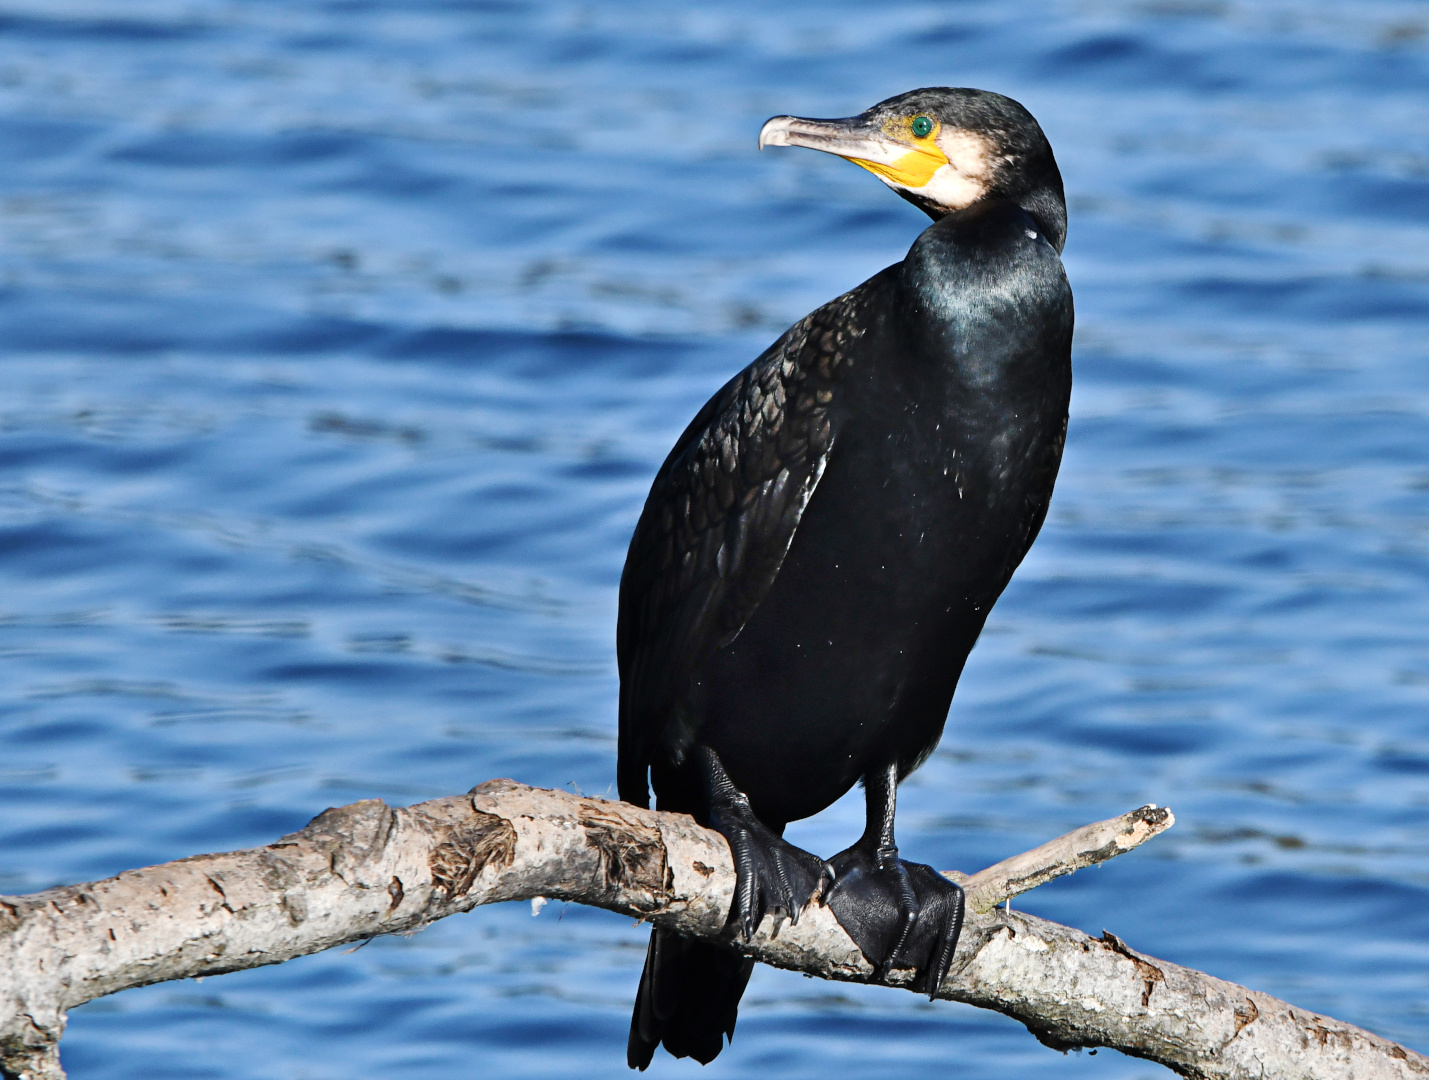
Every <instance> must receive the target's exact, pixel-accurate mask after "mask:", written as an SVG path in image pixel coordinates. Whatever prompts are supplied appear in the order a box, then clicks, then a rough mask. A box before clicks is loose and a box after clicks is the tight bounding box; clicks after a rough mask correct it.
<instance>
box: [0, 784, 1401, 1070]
mask: <svg viewBox="0 0 1429 1080" xmlns="http://www.w3.org/2000/svg"><path fill="white" fill-rule="evenodd" d="M1173 820H1174V819H1173V818H1172V816H1171V814H1170V812H1169V811H1166V810H1159V809H1157V808H1155V807H1143V808H1141V809H1140V810H1136V811H1133V812H1132V813H1130V814H1125V815H1123V816H1122V817H1120V818H1115V819H1112V820H1111V821H1106V822H1098V823H1097V824H1095V825H1089V826H1086V827H1085V828H1082V829H1078V830H1076V831H1075V832H1072V833H1069V834H1068V835H1067V836H1064V837H1061V838H1060V839H1058V840H1055V841H1052V842H1051V843H1049V844H1044V845H1042V846H1041V847H1039V848H1037V849H1035V850H1034V851H1031V852H1028V853H1026V854H1024V855H1019V856H1016V857H1014V858H1012V859H1009V860H1006V861H1005V862H1002V863H999V864H997V865H996V866H994V867H990V868H989V869H987V870H984V871H982V872H981V873H979V874H975V875H973V876H972V877H970V878H969V877H966V876H964V875H956V877H957V879H958V880H961V881H963V882H964V883H965V887H966V889H967V891H968V900H969V911H968V917H967V922H966V924H965V926H964V932H963V938H962V940H961V942H960V943H959V946H958V952H957V956H956V958H955V961H954V967H953V971H952V973H951V974H950V975H949V977H948V979H947V981H946V982H945V983H944V985H943V987H942V989H941V990H940V991H939V996H940V997H944V998H949V999H952V1000H957V1001H963V1002H967V1003H969V1004H972V1005H977V1006H979V1007H982V1008H989V1009H995V1010H997V1011H999V1012H1003V1013H1006V1014H1007V1015H1009V1016H1012V1017H1015V1018H1016V1019H1018V1020H1020V1021H1021V1022H1022V1023H1024V1024H1026V1025H1027V1027H1028V1028H1029V1029H1031V1030H1032V1032H1033V1033H1034V1034H1035V1035H1036V1036H1037V1037H1038V1038H1039V1039H1041V1040H1042V1041H1043V1042H1045V1043H1047V1044H1048V1045H1050V1046H1056V1047H1059V1048H1067V1047H1072V1046H1089V1047H1092V1046H1108V1047H1114V1048H1115V1049H1118V1050H1122V1051H1123V1052H1125V1053H1129V1054H1134V1055H1136V1056H1138V1057H1144V1058H1148V1059H1150V1060H1153V1061H1159V1062H1161V1063H1162V1064H1164V1065H1167V1066H1168V1067H1170V1068H1172V1069H1174V1070H1176V1071H1177V1072H1180V1073H1182V1074H1183V1075H1185V1076H1189V1077H1197V1078H1206V1080H1212V1078H1215V1080H1222V1078H1224V1080H1252V1078H1254V1080H1260V1078H1262V1077H1264V1076H1276V1077H1304V1078H1314V1080H1321V1078H1323V1080H1340V1078H1344V1080H1349V1078H1351V1077H1355V1078H1357V1080H1379V1078H1386V1080H1387V1078H1391V1077H1393V1078H1396V1080H1402V1078H1406V1077H1412V1076H1417V1077H1425V1080H1429V1061H1426V1059H1425V1058H1423V1057H1421V1056H1420V1055H1418V1054H1416V1053H1414V1052H1413V1051H1409V1050H1406V1049H1405V1048H1403V1047H1400V1046H1396V1045H1395V1044H1393V1043H1390V1042H1388V1041H1387V1040H1384V1039H1380V1038H1378V1037H1377V1036H1374V1035H1371V1034H1369V1033H1368V1032H1364V1031H1361V1030H1360V1029H1358V1028H1354V1027H1351V1026H1350V1025H1348V1024H1342V1023H1340V1022H1339V1021H1335V1020H1331V1019H1329V1018H1327V1017H1321V1016H1317V1015H1315V1014H1312V1013H1306V1012H1304V1011H1301V1010H1298V1009H1295V1008H1293V1007H1292V1006H1289V1005H1286V1004H1285V1003H1284V1002H1280V1001H1277V1000H1276V999H1274V998H1271V997H1269V996H1267V995H1264V994H1257V993H1254V992H1252V991H1249V990H1246V989H1245V988H1244V987H1239V986H1236V985H1235V984H1233V983H1227V982H1224V981H1222V980H1219V979H1215V978H1213V977H1211V976H1209V975H1204V974H1202V973H1201V972H1197V971H1192V970H1190V969H1188V968H1182V967H1179V966H1177V965H1174V964H1168V963H1166V962H1165V961H1161V960H1156V959H1155V958H1153V957H1149V956H1145V955H1143V954H1141V953H1138V952H1136V951H1134V950H1133V949H1131V948H1130V947H1129V946H1127V945H1126V944H1125V943H1123V942H1122V941H1121V940H1120V939H1119V938H1117V937H1116V936H1115V935H1112V934H1105V935H1104V936H1103V937H1101V938H1092V937H1089V936H1088V935H1086V934H1084V933H1082V932H1081V931H1080V930H1074V929H1072V928H1070V927H1065V926H1059V925H1058V924H1056V923H1051V922H1047V921H1046V920H1043V919H1037V918H1033V917H1031V916H1027V915H1023V914H1021V913H1020V912H1019V913H1012V912H1009V911H1005V910H996V909H995V908H994V905H996V904H997V903H998V902H1000V901H1001V900H1003V899H1006V898H1007V897H1009V896H1014V895H1016V894H1017V893H1019V892H1022V891H1025V890H1026V889H1029V888H1032V887H1034V886H1035V885H1037V884H1040V883H1041V882H1044V881H1047V880H1050V879H1051V878H1053V877H1056V876H1058V875H1060V874H1065V873H1070V872H1072V871H1073V870H1076V869H1078V868H1079V867H1082V866H1089V865H1093V864H1095V863H1097V862H1101V861H1104V860H1106V859H1108V858H1112V857H1114V856H1115V855H1118V854H1121V853H1122V852H1124V851H1129V850H1131V849H1132V848H1134V847H1135V846H1136V845H1138V844H1140V843H1142V842H1144V841H1145V840H1146V839H1148V838H1150V837H1151V836H1154V835H1156V834H1157V833H1158V832H1160V831H1162V830H1164V829H1165V828H1167V827H1169V826H1170V824H1171V823H1172V821H1173ZM949 876H954V875H951V874H950V875H949ZM734 884H735V875H734V867H733V863H732V861H731V859H730V855H729V847H728V845H727V844H726V843H725V841H724V839H723V838H722V837H721V836H719V834H717V833H714V832H711V831H710V830H708V829H704V828H701V827H700V826H699V825H697V824H696V823H695V822H694V821H693V820H692V819H691V818H689V817H686V816H684V815H679V814H670V813H659V812H656V811H651V810H644V809H640V808H637V807H634V806H630V805H628V804H625V803H615V802H606V801H603V800H600V799H592V798H585V797H582V796H577V795H571V794H568V793H565V792H559V791H545V790H541V789H537V788H529V787H525V786H524V785H521V784H517V783H514V782H512V781H509V780H497V781H492V782H490V783H486V784H482V785H480V786H478V787H476V788H474V789H472V791H471V792H469V793H468V794H467V795H464V796H454V797H449V798H444V799H434V800H431V801H429V802H424V803H419V804H417V805H415V806H410V807H407V808H405V809H393V808H391V807H388V806H387V805H386V804H384V803H382V802H380V801H378V800H369V801H366V802H359V803H354V804H353V805H351V806H345V807H340V808H337V809H333V810H327V811H325V812H324V813H322V814H320V815H318V816H317V817H316V818H314V819H313V821H312V822H310V823H309V824H308V826H307V827H306V828H304V829H302V830H300V831H299V832H296V833H294V834H292V835H290V836H286V837H283V838H282V839H281V840H279V841H277V842H275V843H273V844H271V845H269V846H267V847H263V848H256V849H253V850H250V851H237V852H230V853H226V854H219V855H198V856H194V857H192V858H188V859H181V860H179V861H178V862H173V863H166V864H164V865H162V866H153V867H148V868H145V869H142V870H130V871H126V872H124V873H122V874H119V875H117V876H115V877H112V878H109V879H107V880H105V881H100V882H94V883H91V884H86V885H71V886H65V887H62V888H57V889H49V890H46V891H45V892H41V893H35V894H33V895H30V896H16V897H0V1073H3V1074H4V1075H5V1076H6V1077H7V1078H14V1077H23V1078H24V1080H61V1078H62V1077H63V1075H64V1074H63V1071H62V1070H61V1069H60V1066H59V1058H58V1054H57V1051H56V1047H57V1045H58V1041H59V1038H60V1036H61V1035H62V1034H63V1031H64V1025H65V1014H66V1012H67V1010H69V1009H72V1008H74V1007H75V1006H76V1005H79V1004H81V1003H82V1002H85V1001H90V1000H92V999H94V998H96V997H101V996H103V995H105V994H112V993H116V992H118V991H120V990H123V989H127V988H129V987H133V986H143V985H145V984H147V983H153V982H160V981H163V980H166V979H181V978H188V977H191V976H197V975H216V974H220V973H222V972H226V971H236V970H239V969H242V968H249V967H257V966H260V965H264V964H276V963H281V962H283V961H285V960H289V959H292V958H293V957H296V956H302V955H305V954H307V953H313V952H318V951H321V950H323V949H329V948H332V947H334V946H337V945H344V944H350V943H352V942H357V941H363V940H365V939H367V938H370V937H373V936H375V935H377V934H386V933H395V932H401V931H407V930H414V929H417V928H419V927H421V926H424V925H426V924H427V923H430V922H433V921H435V920H436V919H440V918H444V917H446V916H447V915H451V914H455V913H456V912H459V911H467V910H470V909H471V908H474V907H476V906H478V905H481V904H488V903H495V902H498V901H503V900H531V899H533V898H536V897H550V898H553V899H561V900H569V901H573V902H576V903H583V904H591V905H595V906H598V907H603V908H607V909H609V910H612V911H617V912H621V913H622V914H625V915H630V916H633V917H635V918H637V919H642V920H648V921H652V922H657V923H659V924H661V925H664V926H668V927H670V928H671V929H674V930H677V931H679V932H680V933H683V934H688V935H690V936H693V937H700V938H705V939H710V940H719V941H723V942H726V943H728V944H730V945H731V946H732V947H739V948H742V949H744V950H745V951H746V952H747V953H748V954H749V955H751V956H753V957H754V958H755V959H758V960H761V961H764V962H766V963H770V964H774V965H776V966H779V967H784V968H789V969H792V970H796V971H802V972H805V973H806V974H809V975H815V976H819V977H822V978H830V979H842V980H851V981H863V982H867V981H874V980H873V970H872V968H871V967H870V965H869V964H868V962H867V961H866V960H865V959H864V957H863V955H862V954H861V953H860V952H859V950H858V948H857V946H856V945H854V943H853V942H852V941H851V940H850V939H849V937H848V935H847V934H845V933H844V931H843V928H842V927H841V926H839V924H838V922H837V920H835V919H834V917H833V914H832V912H831V911H830V910H829V909H828V908H826V907H820V906H814V907H811V908H810V909H808V910H807V911H806V912H805V914H804V916H803V917H802V918H801V919H800V920H799V923H798V925H789V924H787V923H785V924H784V925H783V926H782V927H777V928H776V926H775V924H774V922H773V920H772V918H771V919H766V920H765V922H764V923H763V924H762V925H761V926H760V928H759V930H758V932H757V933H756V935H755V938H754V940H753V941H751V942H749V943H748V944H747V945H739V944H737V943H735V942H734V941H733V939H732V937H731V935H730V931H729V929H728V928H727V927H726V913H727V912H728V910H729V906H730V901H731V898H732V896H733V891H734ZM776 929H777V936H776ZM632 978H633V975H632ZM911 978H912V973H911V972H898V971H895V972H893V973H892V974H891V975H890V976H889V978H888V979H887V980H886V982H887V983H888V984H889V985H899V986H902V985H907V984H908V982H909V980H911ZM613 1052H614V1051H613Z"/></svg>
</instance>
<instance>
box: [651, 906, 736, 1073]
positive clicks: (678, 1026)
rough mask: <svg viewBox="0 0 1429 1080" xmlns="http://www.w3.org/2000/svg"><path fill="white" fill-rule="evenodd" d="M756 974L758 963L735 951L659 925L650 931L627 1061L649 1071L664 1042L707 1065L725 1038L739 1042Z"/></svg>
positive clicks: (678, 1053)
mask: <svg viewBox="0 0 1429 1080" xmlns="http://www.w3.org/2000/svg"><path fill="white" fill-rule="evenodd" d="M753 970H754V961H753V960H750V959H748V958H747V957H743V956H740V955H739V954H738V953H736V952H733V951H732V950H730V949H726V948H722V947H720V946H718V945H711V944H709V943H707V942H703V941H696V940H695V939H693V938H687V937H682V936H680V935H679V934H676V933H674V932H673V931H670V930H662V929H659V928H658V927H657V928H656V929H655V930H653V931H651V934H650V948H649V949H648V950H647V951H646V953H645V970H644V971H642V972H641V973H640V989H639V991H637V993H636V995H635V1012H634V1014H633V1015H632V1016H631V1018H630V1042H629V1044H628V1046H627V1048H626V1052H625V1060H626V1062H627V1063H628V1064H629V1065H630V1067H631V1068H632V1069H641V1070H644V1069H645V1068H646V1067H647V1066H648V1065H649V1064H650V1059H651V1058H652V1057H654V1055H655V1048H656V1047H657V1046H659V1045H660V1044H661V1043H662V1042H663V1043H664V1044H665V1049H666V1050H668V1051H669V1052H670V1053H671V1054H672V1055H674V1056H675V1057H677V1058H682V1057H692V1058H694V1059H695V1060H696V1061H698V1062H699V1063H700V1064H701V1065H708V1064H709V1063H710V1062H711V1061H713V1060H714V1059H715V1058H716V1057H717V1056H719V1052H720V1051H721V1050H722V1049H724V1040H725V1038H726V1037H728V1038H730V1039H733V1038H734V1024H735V1021H736V1020H737V1019H738V1018H739V999H740V997H741V996H742V995H743V994H744V987H745V985H746V984H747V983H748V982H749V973H750V972H751V971H753Z"/></svg>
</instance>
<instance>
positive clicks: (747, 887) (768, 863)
mask: <svg viewBox="0 0 1429 1080" xmlns="http://www.w3.org/2000/svg"><path fill="white" fill-rule="evenodd" d="M710 827H711V828H713V829H714V830H715V831H716V832H718V833H719V834H720V835H722V836H723V837H724V838H725V839H726V840H728V841H729V850H730V854H731V855H732V856H733V857H734V868H735V873H736V874H737V878H738V880H737V882H736V884H735V888H734V903H733V904H731V905H730V909H729V925H731V926H735V927H737V928H738V929H739V932H740V935H741V936H742V937H743V938H744V940H745V941H749V940H750V939H751V938H752V937H754V932H755V930H757V929H758V928H759V924H760V923H761V922H762V921H763V920H764V916H765V915H766V914H772V915H773V916H774V918H775V925H774V933H775V934H778V932H779V925H780V922H781V921H782V920H783V919H788V920H789V921H790V922H791V923H797V922H798V921H799V915H800V914H801V913H802V912H803V910H804V908H805V907H807V906H808V904H809V901H810V900H812V899H814V898H815V897H816V896H821V895H822V894H823V893H824V892H826V891H827V888H828V886H829V885H830V884H831V883H832V880H833V875H832V873H831V872H830V871H829V868H828V864H827V863H825V862H824V860H822V859H820V858H819V857H818V856H817V855H811V854H809V853H808V852H807V851H804V850H803V849H802V848H796V847H795V846H794V845H793V844H791V843H789V842H787V841H786V840H784V839H782V838H781V837H780V836H779V835H778V834H776V833H775V832H774V831H773V830H772V829H770V828H768V827H767V826H766V825H765V824H764V823H763V822H761V821H760V820H759V819H758V818H757V817H755V816H754V812H753V811H752V810H751V809H750V806H749V800H748V799H746V798H745V797H744V796H743V795H742V794H739V793H736V794H735V796H734V797H732V798H730V799H728V800H724V801H722V802H721V803H719V804H717V805H715V806H714V807H713V808H712V811H711V814H710Z"/></svg>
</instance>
